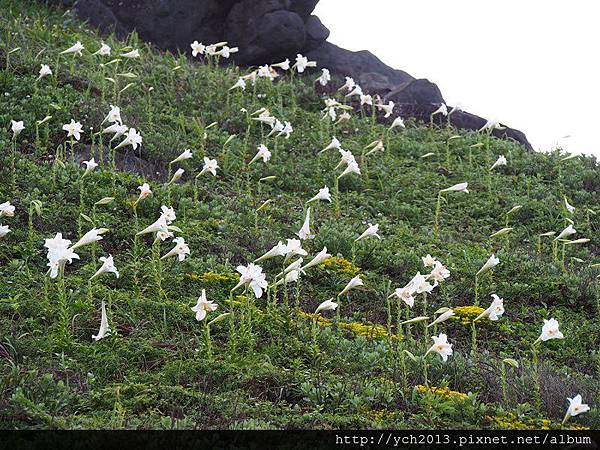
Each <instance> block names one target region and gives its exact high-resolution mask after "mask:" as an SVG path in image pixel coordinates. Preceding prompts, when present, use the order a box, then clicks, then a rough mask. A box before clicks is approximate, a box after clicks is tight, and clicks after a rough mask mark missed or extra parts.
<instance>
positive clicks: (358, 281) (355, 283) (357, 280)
mask: <svg viewBox="0 0 600 450" xmlns="http://www.w3.org/2000/svg"><path fill="white" fill-rule="evenodd" d="M359 286H364V283H363V280H362V279H361V278H360V276H356V277H354V278H352V279H351V280H350V281H349V282H348V284H347V285H346V287H345V288H344V289H342V291H341V292H340V293H339V294H338V295H337V296H338V297H341V296H342V295H344V294H345V293H346V292H348V291H350V290H351V289H355V288H357V287H359Z"/></svg>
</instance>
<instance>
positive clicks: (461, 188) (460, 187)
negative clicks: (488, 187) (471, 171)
mask: <svg viewBox="0 0 600 450" xmlns="http://www.w3.org/2000/svg"><path fill="white" fill-rule="evenodd" d="M468 187H469V183H458V184H455V185H453V186H450V187H449V188H446V189H442V190H441V191H440V192H464V193H466V194H468V193H469V190H468V189H467V188H468Z"/></svg>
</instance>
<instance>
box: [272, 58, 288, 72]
mask: <svg viewBox="0 0 600 450" xmlns="http://www.w3.org/2000/svg"><path fill="white" fill-rule="evenodd" d="M271 67H278V68H279V69H281V70H290V60H289V58H286V60H285V61H282V62H280V63H276V64H271Z"/></svg>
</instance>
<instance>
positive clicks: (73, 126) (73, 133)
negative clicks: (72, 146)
mask: <svg viewBox="0 0 600 450" xmlns="http://www.w3.org/2000/svg"><path fill="white" fill-rule="evenodd" d="M62 129H63V130H64V131H66V132H67V137H74V138H75V140H77V141H78V140H79V139H81V133H83V126H82V125H81V123H79V122H75V121H74V120H73V119H71V122H70V123H67V124H65V125H63V127H62Z"/></svg>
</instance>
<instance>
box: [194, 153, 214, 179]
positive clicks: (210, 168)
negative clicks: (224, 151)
mask: <svg viewBox="0 0 600 450" xmlns="http://www.w3.org/2000/svg"><path fill="white" fill-rule="evenodd" d="M218 168H219V164H217V160H216V159H210V158H207V157H206V156H205V157H204V167H203V168H202V171H200V173H199V174H198V176H200V175H204V174H205V173H206V172H210V173H211V174H212V176H213V177H215V176H217V169H218Z"/></svg>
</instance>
